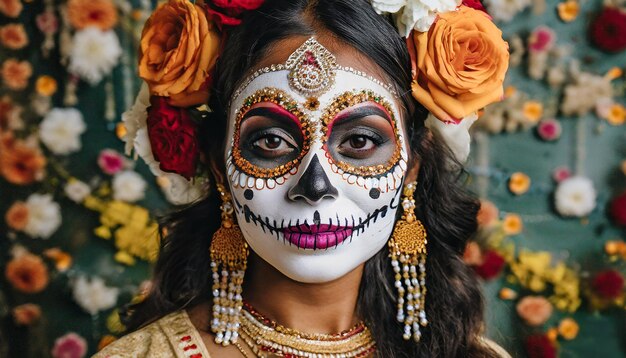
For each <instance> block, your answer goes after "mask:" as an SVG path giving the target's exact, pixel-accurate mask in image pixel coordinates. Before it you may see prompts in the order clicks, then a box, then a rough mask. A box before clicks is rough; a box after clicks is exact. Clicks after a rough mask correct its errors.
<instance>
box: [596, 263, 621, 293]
mask: <svg viewBox="0 0 626 358" xmlns="http://www.w3.org/2000/svg"><path fill="white" fill-rule="evenodd" d="M591 287H592V288H593V290H594V291H595V292H596V293H597V294H598V295H600V296H601V297H603V298H607V299H614V298H618V297H619V296H620V295H621V294H622V292H623V291H624V277H623V276H622V274H620V273H619V272H617V271H615V270H606V271H602V272H600V273H598V274H597V275H596V276H595V277H594V278H593V281H592V282H591Z"/></svg>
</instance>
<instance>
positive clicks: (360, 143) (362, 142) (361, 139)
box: [350, 135, 368, 149]
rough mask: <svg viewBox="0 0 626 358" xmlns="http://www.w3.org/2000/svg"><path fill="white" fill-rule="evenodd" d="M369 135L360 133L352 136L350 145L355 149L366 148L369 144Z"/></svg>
mask: <svg viewBox="0 0 626 358" xmlns="http://www.w3.org/2000/svg"><path fill="white" fill-rule="evenodd" d="M367 141H368V139H367V137H365V136H362V135H359V136H352V137H351V138H350V146H351V147H352V148H355V149H361V148H364V147H365V146H366V145H367Z"/></svg>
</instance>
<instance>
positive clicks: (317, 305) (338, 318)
mask: <svg viewBox="0 0 626 358" xmlns="http://www.w3.org/2000/svg"><path fill="white" fill-rule="evenodd" d="M248 263H249V269H248V271H247V272H246V279H245V280H244V282H245V284H244V290H243V296H244V298H245V300H246V301H248V303H250V305H252V307H254V308H255V309H256V310H257V311H258V312H260V313H261V314H263V315H264V316H265V317H266V318H269V319H271V320H274V321H276V322H277V323H279V324H281V325H283V326H285V327H288V328H292V329H296V330H299V331H302V332H305V333H323V334H333V333H339V332H342V331H345V330H348V329H350V328H352V327H353V326H354V325H355V324H356V323H358V318H357V314H356V304H357V299H358V294H359V285H360V283H361V276H362V275H363V265H362V264H361V265H359V267H357V268H356V269H354V270H352V271H351V272H349V273H348V274H346V275H344V276H343V277H340V278H338V279H336V280H334V281H331V282H325V283H301V282H296V281H294V280H292V279H290V278H288V277H287V276H285V275H283V274H282V273H280V272H279V271H278V270H276V269H275V268H274V267H272V266H271V265H269V264H268V263H267V262H265V261H264V260H263V259H261V258H260V257H258V256H257V255H256V254H254V253H252V252H251V254H250V257H249V258H248Z"/></svg>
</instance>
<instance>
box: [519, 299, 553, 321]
mask: <svg viewBox="0 0 626 358" xmlns="http://www.w3.org/2000/svg"><path fill="white" fill-rule="evenodd" d="M515 309H516V310H517V314H518V315H519V316H520V318H521V319H522V320H524V322H525V323H526V324H527V325H529V326H532V327H536V326H541V325H542V324H544V323H546V321H547V320H548V319H549V318H550V316H552V310H553V308H552V304H551V303H550V301H548V300H547V299H546V298H545V297H543V296H526V297H524V298H522V299H521V300H520V301H519V302H518V303H517V306H516V307H515Z"/></svg>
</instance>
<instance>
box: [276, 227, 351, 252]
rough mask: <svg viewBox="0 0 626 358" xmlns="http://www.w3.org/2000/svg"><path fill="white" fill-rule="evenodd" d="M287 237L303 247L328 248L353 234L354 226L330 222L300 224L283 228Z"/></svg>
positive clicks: (311, 248) (312, 248)
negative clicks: (337, 224) (330, 223)
mask: <svg viewBox="0 0 626 358" xmlns="http://www.w3.org/2000/svg"><path fill="white" fill-rule="evenodd" d="M283 234H284V235H285V239H287V240H289V242H290V243H292V244H293V245H296V246H297V247H299V248H301V249H310V250H316V249H327V248H329V247H333V246H337V245H339V244H340V243H342V242H343V241H344V240H345V239H346V238H348V237H350V235H352V227H346V226H336V225H329V224H320V225H298V226H289V227H286V228H284V229H283Z"/></svg>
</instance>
